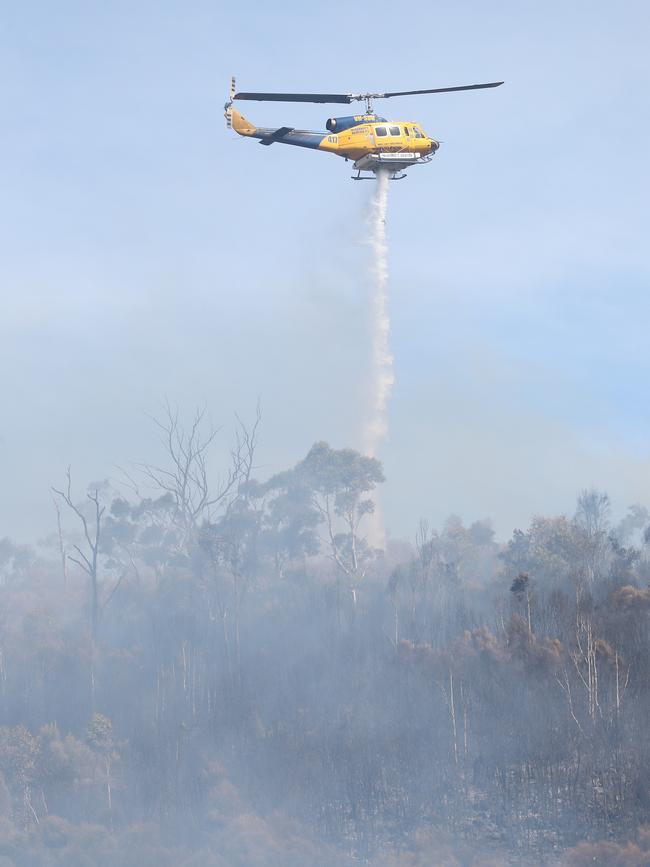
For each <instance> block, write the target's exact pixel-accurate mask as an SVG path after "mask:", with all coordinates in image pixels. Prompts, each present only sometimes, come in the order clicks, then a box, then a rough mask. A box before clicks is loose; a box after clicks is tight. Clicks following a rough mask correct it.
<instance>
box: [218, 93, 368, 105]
mask: <svg viewBox="0 0 650 867" xmlns="http://www.w3.org/2000/svg"><path fill="white" fill-rule="evenodd" d="M233 99H252V100H256V101H257V102H345V103H348V104H349V103H351V102H352V95H351V94H348V93H243V92H242V93H236V94H235V95H234V97H233Z"/></svg>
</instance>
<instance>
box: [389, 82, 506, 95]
mask: <svg viewBox="0 0 650 867" xmlns="http://www.w3.org/2000/svg"><path fill="white" fill-rule="evenodd" d="M502 84H503V82H502V81H491V82H490V83H489V84H464V85H462V86H461V87H434V88H433V89H432V90H396V91H395V92H394V93H382V94H381V96H386V97H387V96H416V95H418V94H420V93H452V92H453V91H456V90H481V89H482V88H484V87H500V85H502Z"/></svg>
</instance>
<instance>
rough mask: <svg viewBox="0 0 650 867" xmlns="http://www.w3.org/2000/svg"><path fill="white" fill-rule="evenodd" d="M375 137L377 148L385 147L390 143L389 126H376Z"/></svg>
mask: <svg viewBox="0 0 650 867" xmlns="http://www.w3.org/2000/svg"><path fill="white" fill-rule="evenodd" d="M373 131H374V138H375V147H376V148H382V147H383V148H385V147H386V145H387V144H388V142H387V140H386V137H387V136H388V128H387V127H386V126H376V127H374V130H373Z"/></svg>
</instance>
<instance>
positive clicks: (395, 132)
mask: <svg viewBox="0 0 650 867" xmlns="http://www.w3.org/2000/svg"><path fill="white" fill-rule="evenodd" d="M390 134H391V135H399V127H398V126H391V128H390Z"/></svg>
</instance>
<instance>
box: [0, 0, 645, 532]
mask: <svg viewBox="0 0 650 867" xmlns="http://www.w3.org/2000/svg"><path fill="white" fill-rule="evenodd" d="M397 8H398V7H397V6H396V5H395V4H394V3H385V2H378V3H374V4H373V5H372V14H371V13H370V9H369V7H367V5H366V6H362V5H360V4H356V5H352V4H343V3H339V2H330V3H328V4H322V5H320V6H317V5H314V4H298V3H294V2H279V3H274V4H270V5H266V4H264V5H263V4H258V3H255V2H253V3H250V4H247V5H246V6H244V5H242V4H228V5H226V4H215V3H207V2H191V0H190V2H185V3H182V4H181V3H179V2H158V3H150V2H139V3H137V4H134V3H126V2H119V0H116V2H101V3H100V2H88V0H87V2H83V3H82V2H66V0H63V2H60V3H58V4H44V3H35V2H29V0H26V2H24V3H21V4H14V5H13V6H9V5H8V4H7V5H6V7H5V8H4V9H3V14H2V16H1V17H0V111H1V112H2V135H1V136H0V279H1V283H0V286H1V291H2V309H3V315H2V317H1V319H0V377H1V379H0V385H1V387H2V395H3V403H2V406H3V413H2V417H1V418H0V443H1V445H2V450H1V451H0V462H1V466H2V477H3V482H4V484H3V491H2V494H1V495H0V536H2V535H5V534H9V535H11V536H13V537H15V538H18V539H29V538H32V537H33V536H35V535H37V534H42V533H45V532H46V531H47V530H48V529H49V528H50V526H51V524H52V515H53V510H52V507H51V504H50V502H49V499H48V487H49V485H50V484H52V483H56V482H59V481H60V480H61V478H62V476H63V472H64V469H65V467H66V466H67V464H68V463H71V464H72V467H73V474H74V477H75V479H77V480H78V489H79V491H82V489H83V486H84V484H85V483H87V482H89V481H91V480H93V479H97V478H103V477H105V476H108V475H112V474H114V466H115V465H116V464H121V465H125V464H128V463H129V461H138V460H142V459H144V458H152V459H154V458H155V457H157V454H156V449H157V447H156V443H155V435H154V431H153V429H152V426H151V422H150V420H149V419H148V417H147V414H148V413H155V412H156V410H157V407H158V406H159V405H160V403H161V401H162V400H163V399H164V397H165V396H167V397H168V398H169V399H170V400H171V401H173V402H177V403H178V404H179V405H180V406H181V407H183V408H185V409H186V410H188V411H189V410H190V409H191V407H192V406H194V405H195V404H196V403H198V402H204V401H205V402H206V403H207V404H208V406H209V408H210V411H211V414H212V416H213V418H214V420H215V422H216V423H220V424H223V425H224V430H223V437H222V446H223V448H224V450H225V449H226V446H227V435H228V430H229V428H230V427H231V425H232V416H233V412H234V411H237V412H239V413H240V414H242V415H243V416H247V415H249V416H250V415H252V413H253V411H254V406H255V403H256V401H257V399H258V398H259V399H260V400H261V403H262V407H263V411H264V430H263V438H262V446H261V449H260V455H259V463H260V469H259V474H260V475H261V476H263V475H266V474H267V473H270V472H273V471H275V470H278V469H281V468H284V467H285V466H289V465H291V464H293V463H295V462H296V461H297V460H299V459H300V458H301V457H302V456H303V455H304V453H305V452H306V451H307V450H308V448H309V446H310V445H311V444H312V442H314V441H315V440H317V439H326V440H328V441H329V442H330V443H331V444H332V445H333V446H337V447H340V446H344V445H351V446H354V445H355V444H356V442H357V441H358V435H359V424H360V409H359V408H360V405H361V403H362V398H363V387H364V383H365V371H366V370H367V364H368V353H369V347H368V334H367V287H366V286H365V285H364V271H363V244H362V240H363V225H362V215H363V211H364V207H365V206H366V202H367V199H368V197H369V195H370V190H371V186H370V184H367V185H364V184H353V183H352V182H351V181H350V180H349V177H348V176H349V174H350V172H349V170H348V166H346V165H345V163H343V161H341V160H337V159H335V158H334V157H331V156H328V155H324V154H314V153H312V152H308V151H300V150H297V149H292V148H283V147H281V146H273V147H272V148H260V147H259V146H258V145H257V144H255V143H253V142H250V141H244V140H242V139H240V138H238V137H236V136H234V135H233V134H232V133H228V132H227V131H226V130H225V127H224V123H223V117H222V106H223V102H224V99H225V96H226V94H227V88H228V79H229V76H230V75H231V74H232V73H235V74H237V77H238V85H239V86H240V87H241V89H246V90H257V89H266V90H314V91H319V90H327V91H342V92H347V91H354V90H366V89H368V90H401V89H411V88H425V87H435V86H446V85H455V84H463V83H468V84H469V83H474V82H477V81H492V80H495V79H505V81H506V84H505V85H504V86H503V87H502V88H499V89H498V90H494V91H485V92H478V93H466V94H449V95H441V96H434V97H422V98H404V99H401V100H392V101H390V102H386V103H385V104H384V105H382V106H381V109H380V110H381V111H382V112H383V113H384V114H385V115H386V116H389V117H391V116H392V117H394V118H407V119H418V120H419V121H420V122H421V123H422V124H423V126H424V127H425V129H426V130H427V131H428V132H429V133H430V134H431V135H433V136H435V137H437V138H439V139H440V140H442V142H443V145H442V147H441V149H440V151H439V153H438V155H437V156H436V157H435V160H434V161H433V163H432V164H431V165H429V166H426V167H421V168H415V169H413V170H412V171H411V172H410V173H409V179H408V180H406V181H403V182H402V183H400V184H394V185H392V186H391V190H390V199H389V219H388V235H389V248H390V288H389V295H390V310H391V317H392V336H391V345H392V350H393V353H394V356H395V369H396V375H397V381H396V385H395V388H394V392H393V397H392V401H391V406H390V439H389V441H388V442H387V443H386V444H385V447H384V451H383V459H384V463H385V468H386V474H387V476H388V482H387V484H386V487H385V494H384V505H383V511H384V514H385V518H386V523H387V525H388V528H389V530H390V532H392V533H393V534H395V535H411V533H412V530H413V527H414V526H415V524H416V522H417V520H418V518H419V517H420V516H425V517H428V518H429V519H430V520H431V521H433V522H439V521H440V520H442V519H443V518H444V516H445V515H446V514H448V513H449V512H452V511H453V512H458V513H460V514H462V515H464V516H465V517H466V518H467V519H468V520H474V519H476V518H480V517H484V516H486V515H491V516H492V517H493V518H494V520H495V523H496V526H497V529H498V531H499V534H500V535H501V536H505V535H507V534H509V532H510V531H511V530H512V528H513V527H514V526H519V525H525V524H526V523H527V521H528V520H529V518H530V516H531V515H532V514H534V513H536V512H560V511H567V510H568V511H570V510H571V509H572V508H573V502H574V499H575V495H576V493H577V492H578V491H579V490H580V489H581V488H583V487H585V486H590V485H592V484H595V485H597V486H599V487H602V488H605V489H607V490H608V491H609V492H610V494H611V496H612V498H613V500H614V504H615V507H616V508H617V510H618V511H620V512H622V511H623V510H624V509H625V507H626V506H627V505H628V503H631V502H634V501H641V502H646V503H647V502H649V501H650V497H649V496H648V495H647V493H646V492H647V491H648V490H649V485H650V450H649V448H648V436H647V433H648V429H649V427H650V409H649V408H648V407H649V404H648V401H647V399H646V383H647V381H648V379H649V375H650V354H649V352H648V348H647V346H648V343H647V330H648V329H647V322H648V319H649V314H650V299H649V296H648V291H647V290H648V285H649V279H648V277H649V272H650V253H649V252H648V243H647V239H648V204H647V198H648V183H647V175H648V170H647V155H648V151H649V145H650V123H649V121H648V116H647V111H646V109H645V106H646V104H647V94H648V92H649V90H650V70H649V63H648V59H647V45H648V40H649V37H650V32H649V31H650V24H649V19H650V16H648V14H647V8H646V7H645V5H644V4H642V3H641V2H622V3H619V4H612V3H606V2H601V0H596V2H589V3H587V2H581V0H578V2H573V3H571V4H565V3H560V2H557V0H550V2H547V3H544V4H540V3H530V2H496V3H493V4H483V3H477V2H463V0H461V2H457V3H454V4H438V5H436V4H422V5H418V6H413V11H412V13H411V14H410V15H409V13H408V7H407V6H404V5H402V6H400V7H399V8H400V17H399V19H397V18H396V10H397ZM405 9H406V10H407V11H406V12H405V11H404V10H405ZM334 108H335V107H332V108H331V109H330V107H328V106H318V105H315V106H301V105H297V106H296V105H282V104H278V105H262V104H259V105H258V104H256V103H252V104H250V106H249V105H248V104H247V105H246V113H247V114H249V115H250V117H251V118H252V119H253V120H254V121H255V122H258V123H259V124H261V125H276V124H277V125H284V124H287V125H297V126H301V127H306V128H313V129H322V128H323V127H324V121H325V119H326V117H327V116H328V114H329V113H332V110H333V109H334ZM378 108H379V106H378ZM249 109H250V110H249Z"/></svg>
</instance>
